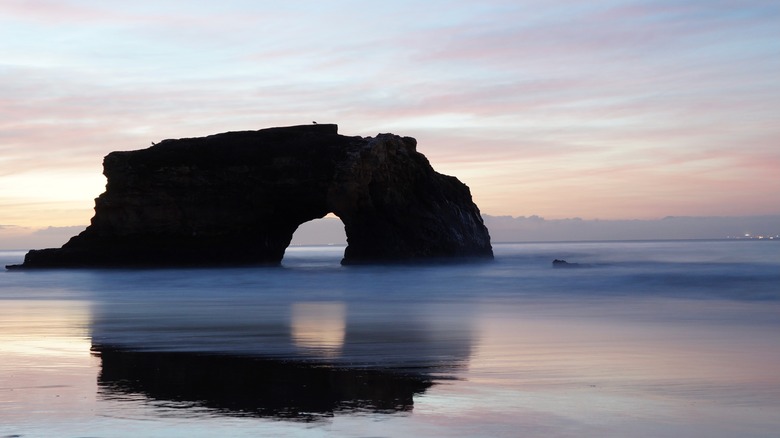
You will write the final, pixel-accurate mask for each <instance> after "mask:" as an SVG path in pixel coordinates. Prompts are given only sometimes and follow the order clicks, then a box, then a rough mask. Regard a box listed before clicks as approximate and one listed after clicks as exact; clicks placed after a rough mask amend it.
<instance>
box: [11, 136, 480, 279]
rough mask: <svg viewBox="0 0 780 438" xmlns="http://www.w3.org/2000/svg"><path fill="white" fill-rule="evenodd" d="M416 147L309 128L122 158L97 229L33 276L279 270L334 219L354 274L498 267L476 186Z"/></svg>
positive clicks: (50, 254)
mask: <svg viewBox="0 0 780 438" xmlns="http://www.w3.org/2000/svg"><path fill="white" fill-rule="evenodd" d="M416 143H417V142H416V140H415V139H413V138H410V137H399V136H396V135H392V134H379V135H377V136H376V137H367V138H363V137H348V136H343V135H339V134H338V131H337V126H336V125H309V126H293V127H283V128H270V129H263V130H260V131H246V132H228V133H223V134H216V135H212V136H208V137H202V138H185V139H180V140H164V141H162V142H160V143H158V144H156V145H154V146H152V147H150V148H148V149H143V150H137V151H129V152H112V153H110V154H108V155H107V156H106V157H105V159H104V161H103V168H104V171H103V173H104V174H105V175H106V177H107V179H108V183H107V185H106V191H105V193H103V194H102V195H100V197H98V198H97V199H96V200H95V216H94V217H93V218H92V223H91V225H90V226H89V227H88V228H87V229H86V230H84V231H83V232H82V233H81V234H79V235H78V236H75V237H73V238H71V239H70V241H68V242H67V243H66V244H65V245H63V247H62V248H57V249H44V250H33V251H30V252H29V253H28V254H27V255H26V257H25V261H24V264H23V265H22V267H76V266H173V265H226V264H269V263H270V264H278V263H279V262H281V260H282V257H283V255H284V251H285V249H286V248H287V246H288V245H289V243H290V240H291V239H292V235H293V233H294V232H295V230H296V228H297V227H298V226H299V225H300V224H302V223H304V222H307V221H309V220H312V219H317V218H321V217H323V216H325V215H326V214H328V213H330V212H332V213H334V214H335V215H337V216H338V217H339V218H341V220H342V222H343V223H344V227H345V231H346V235H347V242H348V246H347V249H346V251H345V253H344V259H343V260H342V263H366V262H383V261H408V260H420V259H431V258H439V257H442V258H451V257H478V258H491V257H492V256H493V252H492V248H491V245H490V236H489V234H488V230H487V228H486V227H485V225H484V224H483V222H482V217H481V216H480V212H479V209H478V208H477V206H476V205H475V204H474V203H473V201H472V199H471V194H470V192H469V189H468V187H467V186H466V185H464V184H463V183H461V182H460V181H458V179H457V178H454V177H451V176H446V175H441V174H439V173H436V172H435V171H434V170H433V168H432V167H431V166H430V164H429V163H428V160H427V159H426V158H425V156H423V155H422V154H420V153H419V152H417V151H416Z"/></svg>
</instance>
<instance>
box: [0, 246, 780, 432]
mask: <svg viewBox="0 0 780 438" xmlns="http://www.w3.org/2000/svg"><path fill="white" fill-rule="evenodd" d="M343 250H344V248H343V246H294V247H290V248H288V250H287V253H286V254H285V258H284V261H283V263H282V266H281V267H257V268H247V267H242V268H215V269H135V270H121V269H106V270H90V269H77V270H40V271H35V270H33V271H5V270H3V271H0V437H54V436H56V437H138V436H144V437H170V436H173V437H176V436H183V437H188V438H195V437H214V436H225V437H227V436H230V437H259V436H273V437H288V436H289V437H321V436H337V437H411V436H414V437H441V436H452V437H482V436H493V437H517V436H524V437H537V436H540V437H591V436H592V437H626V436H631V437H700V436H707V437H735V436H740V437H775V436H777V434H778V430H780V242H778V241H754V240H751V241H742V240H730V241H636V242H579V243H523V244H495V245H494V251H495V256H496V257H495V260H494V261H492V262H479V263H456V264H423V265H378V266H341V265H340V264H339V261H340V259H341V255H342V254H343ZM23 256H24V252H22V251H0V263H2V264H3V265H5V264H15V263H20V262H21V261H22V258H23ZM554 259H562V260H566V261H567V262H569V265H568V267H565V268H553V264H552V261H553V260H554Z"/></svg>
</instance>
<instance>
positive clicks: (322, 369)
mask: <svg viewBox="0 0 780 438" xmlns="http://www.w3.org/2000/svg"><path fill="white" fill-rule="evenodd" d="M92 350H93V353H94V354H95V355H97V356H99V357H100V359H101V362H102V365H101V372H100V374H99V377H98V385H99V387H100V394H101V395H102V397H105V398H107V399H110V398H120V399H121V398H123V397H126V396H127V395H129V394H141V395H143V396H145V397H148V398H150V399H153V400H160V401H173V402H188V403H191V405H189V406H188V405H184V406H187V407H191V406H193V405H194V406H196V407H201V408H208V409H214V410H215V412H217V413H219V414H224V415H241V416H244V415H245V416H260V417H277V418H282V419H292V420H301V421H311V420H317V419H320V418H323V417H329V416H332V415H333V414H334V413H336V412H350V411H369V412H388V413H392V412H400V411H408V410H411V409H412V405H413V397H414V396H415V395H416V394H421V393H423V392H424V391H425V390H426V389H427V388H429V387H430V386H431V385H432V384H433V382H432V379H431V378H430V377H428V376H426V375H424V374H421V373H413V372H401V371H398V370H397V371H393V370H383V369H376V368H374V369H350V368H345V367H337V366H327V365H325V364H322V363H314V362H303V361H292V360H278V359H264V358H258V357H247V356H233V355H224V354H204V353H186V352H149V351H132V350H126V349H121V348H112V347H107V346H102V345H94V346H93V348H92Z"/></svg>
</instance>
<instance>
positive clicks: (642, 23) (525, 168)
mask: <svg viewBox="0 0 780 438" xmlns="http://www.w3.org/2000/svg"><path fill="white" fill-rule="evenodd" d="M0 37H1V38H2V40H3V41H4V42H5V43H4V44H3V45H2V47H0V59H2V61H0V79H2V80H0V102H1V103H2V105H0V111H1V115H2V118H0V232H4V233H6V234H7V233H12V232H14V230H27V231H28V232H29V231H30V230H40V229H45V228H47V227H66V226H83V225H86V224H88V223H89V219H90V218H91V217H92V215H93V211H92V209H93V206H94V198H95V197H97V196H98V195H99V194H100V193H102V192H103V191H104V188H105V177H103V176H102V174H101V172H102V165H101V163H102V159H103V156H105V155H106V154H108V153H109V152H111V151H114V150H133V149H141V148H145V147H148V146H150V144H151V142H157V141H160V140H162V139H165V138H181V137H194V136H201V135H209V134H214V133H218V132H225V131H235V130H255V129H262V128H267V127H272V126H286V125H298V124H308V123H311V121H312V120H316V121H318V122H319V123H336V124H338V125H339V131H340V132H341V133H342V134H344V135H362V136H374V135H376V134H378V133H383V132H392V133H395V134H398V135H404V136H411V137H415V138H416V139H417V140H418V150H419V151H420V152H422V153H423V154H425V155H426V156H427V157H428V159H429V160H430V162H431V164H432V165H433V167H434V168H435V169H436V170H437V171H439V172H441V173H444V174H449V175H454V176H456V177H458V178H459V179H460V180H461V181H463V182H464V183H466V184H467V185H468V186H469V187H470V188H471V192H472V194H473V196H474V200H475V202H476V203H477V205H478V206H479V208H480V210H481V211H482V212H483V213H485V214H489V215H510V216H532V215H538V216H541V217H545V218H549V219H562V218H573V217H581V218H586V219H604V220H615V219H655V218H662V217H666V216H748V215H778V214H780V123H778V115H780V112H779V111H780V79H779V78H780V4H778V3H777V2H775V1H769V0H750V1H744V2H729V1H719V2H701V1H693V0H688V1H676V2H669V1H665V0H623V1H613V0H597V1H588V2H584V1H567V2H549V1H546V2H541V1H536V0H522V1H512V2H507V1H501V0H491V1H487V2H479V3H478V4H477V3H474V2H463V1H436V0H434V1H429V2H422V3H421V2H407V1H398V2H393V3H382V4H380V3H372V4H371V5H370V7H369V6H367V5H366V4H365V3H364V2H356V1H347V0H340V1H335V2H328V3H327V4H325V3H317V2H310V1H295V2H285V3H278V2H276V3H271V2H265V1H259V2H255V1H252V2H249V1H231V2H218V3H202V2H199V3H193V2H188V1H166V2H158V1H155V2H152V1H146V0H140V1H137V2H132V3H121V4H120V3H111V2H98V1H94V0H79V1H77V0H62V1H52V0H48V1H47V0H44V1H36V2H26V1H21V0H9V1H4V2H2V4H0Z"/></svg>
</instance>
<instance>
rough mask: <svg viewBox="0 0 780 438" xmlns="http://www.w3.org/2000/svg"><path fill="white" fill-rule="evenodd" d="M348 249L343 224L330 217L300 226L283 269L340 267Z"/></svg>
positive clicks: (332, 215)
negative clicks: (294, 267) (293, 267)
mask: <svg viewBox="0 0 780 438" xmlns="http://www.w3.org/2000/svg"><path fill="white" fill-rule="evenodd" d="M346 247H347V234H346V231H345V230H344V223H343V222H342V221H341V219H339V217H338V216H336V215H334V214H332V213H329V214H328V215H326V216H325V217H323V218H319V219H312V220H310V221H307V222H304V223H302V224H301V225H299V226H298V228H297V229H296V230H295V232H294V233H293V236H292V240H291V241H290V245H288V246H287V249H286V250H285V252H284V257H283V259H282V264H283V265H284V266H332V265H340V263H341V260H342V259H343V258H344V250H345V249H346Z"/></svg>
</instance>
